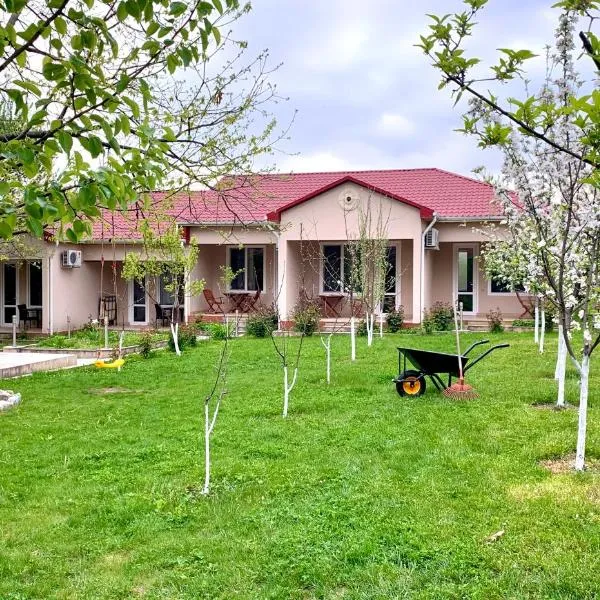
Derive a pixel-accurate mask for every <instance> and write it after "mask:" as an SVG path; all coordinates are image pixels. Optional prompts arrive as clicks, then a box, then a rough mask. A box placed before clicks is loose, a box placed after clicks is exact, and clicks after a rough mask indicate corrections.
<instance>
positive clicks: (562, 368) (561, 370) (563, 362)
mask: <svg viewBox="0 0 600 600" xmlns="http://www.w3.org/2000/svg"><path fill="white" fill-rule="evenodd" d="M566 370H567V345H566V344H565V340H564V339H563V330H562V325H561V326H559V330H558V357H557V359H556V370H555V372H554V377H555V379H557V380H558V396H557V398H556V406H558V407H559V408H564V407H565V405H566V404H565V374H566Z"/></svg>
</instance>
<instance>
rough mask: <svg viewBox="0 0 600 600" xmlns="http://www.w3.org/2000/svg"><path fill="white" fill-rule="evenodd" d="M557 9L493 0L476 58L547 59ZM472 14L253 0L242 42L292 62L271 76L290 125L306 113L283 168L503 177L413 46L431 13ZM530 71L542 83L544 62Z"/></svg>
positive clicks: (321, 0)
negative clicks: (467, 133) (506, 52)
mask: <svg viewBox="0 0 600 600" xmlns="http://www.w3.org/2000/svg"><path fill="white" fill-rule="evenodd" d="M552 3H553V2H552V1H551V0H489V6H488V8H486V10H485V11H484V13H483V14H482V15H481V18H480V19H479V21H480V25H479V27H478V29H477V36H476V38H475V39H473V41H472V45H471V47H472V49H473V51H474V53H475V55H477V56H480V57H482V58H485V57H488V59H492V58H493V56H495V50H496V48H499V47H510V48H523V47H527V48H532V49H534V50H536V51H539V52H542V53H543V48H544V46H545V45H546V44H547V43H550V42H551V41H552V39H553V30H554V27H555V24H556V17H557V12H556V11H555V10H551V9H550V8H549V7H550V6H551V4H552ZM461 7H462V2H461V1H460V0H366V1H365V0H254V1H253V10H252V12H251V13H250V14H249V15H247V16H245V17H243V19H242V20H241V21H240V22H239V23H238V24H237V25H236V27H235V30H234V31H235V34H236V36H237V37H239V38H243V39H246V40H247V41H248V43H249V50H250V51H253V52H255V53H256V52H259V51H260V50H262V49H263V48H268V49H269V50H270V53H271V57H272V60H273V63H277V62H282V63H283V65H282V66H281V68H280V69H279V70H278V72H277V73H276V74H275V75H274V76H273V78H272V79H273V80H274V81H275V82H276V84H277V86H278V90H279V92H280V93H281V94H282V95H284V96H287V97H289V101H288V102H287V103H285V104H284V105H282V106H278V107H277V108H276V112H277V116H278V118H279V121H280V122H281V123H282V124H285V123H287V122H288V121H289V119H290V118H291V116H292V114H293V113H294V111H295V110H297V111H298V112H297V115H296V119H295V123H294V125H293V127H292V129H291V131H290V140H289V141H287V142H285V143H284V144H281V145H280V147H281V149H282V150H284V152H282V153H278V154H276V156H275V161H276V164H277V167H278V169H279V170H281V171H289V170H294V171H318V170H343V169H380V168H411V167H440V168H445V169H449V170H452V171H456V172H458V173H463V174H465V175H469V174H470V173H471V171H472V169H473V168H475V167H477V166H480V165H484V166H486V167H487V168H488V169H489V170H492V171H496V170H497V169H498V165H499V158H498V156H497V155H496V154H494V153H493V152H492V151H485V152H484V151H481V150H479V149H477V147H476V144H475V142H474V140H473V139H471V138H467V137H464V136H462V135H460V134H459V133H455V132H454V131H453V130H454V129H456V128H457V127H459V126H460V114H461V111H460V106H459V107H458V108H456V109H453V107H452V101H451V100H450V99H449V96H448V94H446V93H444V92H438V90H437V84H438V78H437V74H436V72H435V71H434V70H433V68H432V67H430V66H429V64H428V62H427V59H426V58H425V57H424V56H423V55H422V54H421V53H420V51H419V49H417V48H415V47H414V44H415V43H417V42H418V36H419V34H420V33H423V32H424V31H426V29H427V25H428V19H427V17H426V16H425V15H426V13H434V14H438V15H439V14H443V13H447V12H452V11H457V10H460V9H461ZM529 68H530V70H531V71H532V73H533V76H534V77H535V76H536V75H537V76H538V77H539V76H540V75H541V74H542V73H543V71H544V59H543V58H541V57H540V58H539V59H534V60H533V61H531V63H530V64H529ZM517 92H518V90H517V91H516V92H515V93H517Z"/></svg>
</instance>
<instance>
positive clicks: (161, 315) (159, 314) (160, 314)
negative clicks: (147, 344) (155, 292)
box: [154, 302, 171, 327]
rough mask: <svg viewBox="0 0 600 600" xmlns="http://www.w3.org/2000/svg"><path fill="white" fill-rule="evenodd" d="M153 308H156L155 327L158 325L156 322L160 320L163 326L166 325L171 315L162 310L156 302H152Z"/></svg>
mask: <svg viewBox="0 0 600 600" xmlns="http://www.w3.org/2000/svg"><path fill="white" fill-rule="evenodd" d="M154 308H155V309H156V327H158V322H159V321H160V322H161V324H162V326H163V327H166V326H167V325H168V324H169V322H170V320H171V316H170V315H169V313H168V311H166V310H164V309H163V307H162V306H161V305H160V304H158V302H156V303H155V304H154Z"/></svg>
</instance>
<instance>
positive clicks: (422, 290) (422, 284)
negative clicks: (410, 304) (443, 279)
mask: <svg viewBox="0 0 600 600" xmlns="http://www.w3.org/2000/svg"><path fill="white" fill-rule="evenodd" d="M436 223H437V213H436V212H434V213H433V220H432V221H431V223H429V225H427V227H426V228H425V231H423V233H422V234H421V269H420V273H419V275H420V277H419V284H420V285H419V287H420V289H419V296H420V298H419V306H420V307H421V315H420V318H419V323H422V322H423V316H424V313H425V307H424V306H423V300H424V298H425V236H426V235H427V234H428V233H429V232H430V231H431V229H433V226H434V225H435V224H436Z"/></svg>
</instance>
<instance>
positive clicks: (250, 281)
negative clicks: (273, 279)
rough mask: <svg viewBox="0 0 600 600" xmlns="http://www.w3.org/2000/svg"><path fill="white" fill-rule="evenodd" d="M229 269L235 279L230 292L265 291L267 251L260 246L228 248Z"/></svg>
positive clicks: (230, 286)
mask: <svg viewBox="0 0 600 600" xmlns="http://www.w3.org/2000/svg"><path fill="white" fill-rule="evenodd" d="M228 262H229V268H230V269H231V270H232V271H233V272H234V273H235V277H234V278H233V279H232V280H231V283H230V285H229V289H230V290H237V291H240V292H255V291H257V290H264V289H265V249H264V248H262V247H259V246H250V247H246V248H238V247H233V246H231V247H229V248H228Z"/></svg>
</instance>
